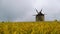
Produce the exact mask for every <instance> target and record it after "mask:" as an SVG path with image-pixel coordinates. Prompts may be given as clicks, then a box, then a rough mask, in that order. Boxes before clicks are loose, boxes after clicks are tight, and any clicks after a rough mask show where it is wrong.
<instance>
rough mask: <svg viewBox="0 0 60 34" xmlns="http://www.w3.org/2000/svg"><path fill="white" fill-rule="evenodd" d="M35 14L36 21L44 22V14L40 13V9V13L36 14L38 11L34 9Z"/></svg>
mask: <svg viewBox="0 0 60 34" xmlns="http://www.w3.org/2000/svg"><path fill="white" fill-rule="evenodd" d="M36 12H37V14H36V15H34V16H36V21H44V14H43V13H42V9H41V10H40V12H38V10H37V9H36Z"/></svg>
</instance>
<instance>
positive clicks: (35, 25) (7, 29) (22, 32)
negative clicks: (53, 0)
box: [0, 22, 60, 34]
mask: <svg viewBox="0 0 60 34" xmlns="http://www.w3.org/2000/svg"><path fill="white" fill-rule="evenodd" d="M0 34H60V22H4V23H0Z"/></svg>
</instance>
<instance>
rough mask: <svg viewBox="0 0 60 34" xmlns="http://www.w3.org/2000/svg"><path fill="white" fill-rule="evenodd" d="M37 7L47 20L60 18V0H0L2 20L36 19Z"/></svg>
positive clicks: (0, 16)
mask: <svg viewBox="0 0 60 34" xmlns="http://www.w3.org/2000/svg"><path fill="white" fill-rule="evenodd" d="M35 8H36V9H37V10H38V11H40V10H41V9H42V8H43V9H42V13H44V14H47V15H45V21H53V20H55V19H57V20H60V0H0V21H35V19H36V18H35V16H33V15H36V14H37V12H36V10H35Z"/></svg>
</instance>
